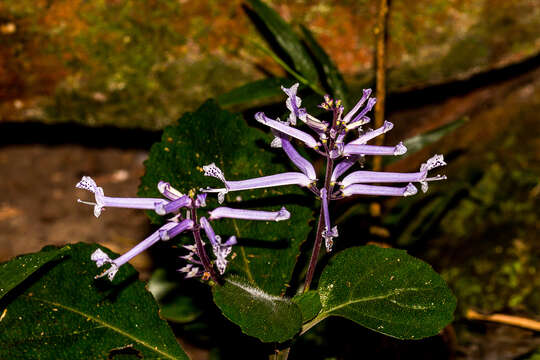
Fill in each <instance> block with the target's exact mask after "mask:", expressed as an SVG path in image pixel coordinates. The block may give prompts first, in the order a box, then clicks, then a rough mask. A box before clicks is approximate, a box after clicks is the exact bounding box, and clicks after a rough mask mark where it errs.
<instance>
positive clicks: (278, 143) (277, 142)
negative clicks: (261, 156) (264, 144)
mask: <svg viewBox="0 0 540 360" xmlns="http://www.w3.org/2000/svg"><path fill="white" fill-rule="evenodd" d="M270 147H273V148H280V147H281V138H280V137H278V136H276V137H275V138H274V140H272V142H271V143H270Z"/></svg>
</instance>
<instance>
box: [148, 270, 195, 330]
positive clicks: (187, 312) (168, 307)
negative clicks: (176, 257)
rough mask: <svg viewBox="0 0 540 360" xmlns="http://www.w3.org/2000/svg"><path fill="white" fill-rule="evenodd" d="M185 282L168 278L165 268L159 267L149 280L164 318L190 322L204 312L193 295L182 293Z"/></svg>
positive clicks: (178, 321) (149, 286)
mask: <svg viewBox="0 0 540 360" xmlns="http://www.w3.org/2000/svg"><path fill="white" fill-rule="evenodd" d="M185 285H186V284H185V283H184V284H182V283H181V282H179V281H178V280H177V281H172V280H169V279H167V273H166V271H165V269H157V270H156V271H154V273H153V274H152V277H151V278H150V280H149V281H148V291H150V292H151V293H152V295H154V298H155V299H156V300H157V302H158V304H159V313H160V315H161V317H162V318H164V319H166V320H169V321H173V322H177V323H188V322H191V321H193V320H195V319H196V318H198V317H199V316H200V315H201V314H202V313H203V308H202V307H201V306H200V305H199V304H197V303H196V302H195V300H194V298H193V296H188V295H187V294H185V293H184V294H183V293H182V291H181V290H182V289H183V288H185Z"/></svg>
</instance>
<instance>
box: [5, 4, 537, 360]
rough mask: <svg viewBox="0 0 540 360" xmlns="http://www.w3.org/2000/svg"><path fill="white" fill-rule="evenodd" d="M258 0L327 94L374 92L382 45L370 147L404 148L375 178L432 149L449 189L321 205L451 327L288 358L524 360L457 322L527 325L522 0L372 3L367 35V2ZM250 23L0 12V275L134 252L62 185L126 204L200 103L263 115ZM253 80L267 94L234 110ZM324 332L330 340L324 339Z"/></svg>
mask: <svg viewBox="0 0 540 360" xmlns="http://www.w3.org/2000/svg"><path fill="white" fill-rule="evenodd" d="M266 3H267V4H268V5H270V7H271V8H273V9H274V10H276V11H277V13H278V14H279V15H280V16H281V17H282V18H283V19H284V20H285V21H286V22H288V23H289V24H291V25H292V27H293V29H295V30H296V31H297V33H298V34H303V35H304V37H303V38H304V40H305V39H308V38H309V36H312V37H313V39H315V40H316V42H318V44H319V45H320V46H321V47H322V48H323V49H324V51H325V52H326V54H327V55H328V57H329V58H331V59H332V61H333V64H334V65H335V66H336V67H337V68H338V69H339V71H340V72H341V75H342V77H343V79H344V80H345V82H346V84H347V88H348V89H347V91H346V92H344V94H346V96H347V99H346V100H351V99H357V98H359V97H360V96H361V93H362V88H365V87H374V86H375V85H376V76H375V74H376V66H377V64H378V63H379V64H380V62H378V61H377V60H376V59H377V56H376V43H377V38H379V40H380V39H381V36H380V35H381V33H383V34H386V37H384V36H383V37H382V41H384V49H385V53H384V56H385V59H386V62H385V65H386V66H385V69H384V70H385V71H384V74H385V78H386V79H385V82H384V83H385V89H386V92H387V93H386V115H385V118H386V119H388V120H389V121H391V122H393V123H394V125H395V127H394V130H392V132H390V133H389V134H388V135H387V137H386V142H388V143H389V144H394V143H396V142H398V141H399V140H400V139H409V140H410V142H409V145H410V144H413V147H412V148H411V146H409V148H410V149H412V150H414V151H410V153H411V155H409V156H407V157H406V158H404V159H402V160H400V161H397V162H394V163H392V164H384V166H385V167H386V169H388V170H391V171H414V170H416V169H417V168H418V167H419V165H420V164H421V163H422V162H423V161H425V159H427V158H428V157H429V156H430V155H431V154H434V153H442V154H444V155H445V158H446V159H447V162H448V164H449V166H448V167H447V168H446V169H444V173H446V174H447V176H448V178H449V180H448V181H445V182H439V183H436V184H433V185H432V187H431V189H430V192H428V194H426V195H425V196H418V197H416V198H415V199H407V200H400V201H398V200H391V201H386V202H383V203H379V202H373V199H371V200H370V199H367V200H363V201H361V202H357V201H355V202H353V203H345V204H341V205H339V206H338V209H337V210H336V211H338V212H339V214H340V216H339V219H338V220H337V222H338V224H341V225H340V239H352V238H353V237H354V238H355V239H359V238H360V239H362V243H360V244H359V243H358V242H357V241H356V240H355V242H352V241H351V242H348V240H343V241H344V245H343V246H345V245H347V246H350V245H362V244H365V243H367V242H370V241H372V242H377V243H384V244H387V245H389V246H395V247H400V248H405V249H407V250H408V251H409V252H410V253H411V254H413V255H415V256H418V257H420V258H422V259H424V260H426V261H427V262H429V263H430V264H432V266H433V267H434V268H435V269H436V270H437V271H438V272H440V273H441V274H442V275H443V277H444V278H445V279H446V280H447V281H448V282H449V284H450V286H451V287H452V289H453V290H454V292H455V294H456V296H457V298H458V311H457V313H456V321H455V322H454V324H453V325H452V326H450V327H449V328H447V329H446V330H445V332H444V333H443V334H442V335H441V336H439V337H434V338H431V339H428V340H424V341H418V342H403V341H397V340H392V339H388V338H384V337H382V336H379V335H378V334H375V333H372V332H369V331H368V330H363V329H361V328H359V327H358V326H356V325H354V324H352V323H351V324H349V323H348V322H343V321H341V320H339V319H333V320H331V321H329V325H328V326H327V327H326V328H327V329H326V330H324V329H319V328H317V329H318V330H317V329H315V330H314V331H313V333H312V334H311V335H309V336H307V337H306V340H303V341H304V347H305V349H304V350H305V351H309V348H310V346H313V345H316V346H317V349H319V350H318V351H317V353H316V356H315V355H313V356H314V357H312V358H319V357H320V358H324V357H325V356H326V352H325V351H326V350H325V349H327V350H328V354H332V356H337V358H347V359H348V358H351V359H352V358H357V357H355V355H354V354H357V352H358V351H359V350H358V345H357V344H356V343H354V342H352V343H351V339H359V338H361V339H365V342H366V344H370V345H371V347H370V348H366V349H365V350H362V354H364V355H365V356H366V358H371V357H370V355H371V356H381V355H382V356H384V357H385V358H386V357H387V358H396V359H398V358H399V359H401V358H415V359H418V358H425V359H431V358H437V359H444V358H458V359H538V358H540V351H538V352H537V350H536V349H537V348H539V347H540V336H538V332H537V331H538V329H537V330H536V331H535V330H532V329H530V328H526V327H525V328H524V327H519V326H509V325H506V324H501V323H499V322H485V321H478V320H474V319H473V318H474V316H473V315H471V314H472V313H471V310H473V311H476V312H479V313H481V314H486V315H489V314H494V313H503V314H507V315H513V316H518V317H521V318H525V319H530V320H540V316H539V314H540V276H539V273H540V265H539V264H540V263H539V261H538V260H539V259H540V242H539V240H540V239H539V234H540V231H539V219H538V218H539V209H540V207H539V195H540V182H539V180H540V130H539V128H540V126H539V125H540V122H539V120H540V1H539V0H505V1H502V0H418V1H414V2H411V1H405V0H391V1H390V2H388V6H389V11H388V14H387V18H386V19H385V21H384V22H383V23H380V22H378V16H379V9H380V8H379V4H380V1H375V0H362V1H334V0H326V1H325V0H318V1H300V0H297V1H277V0H276V1H271V2H270V1H268V2H266ZM261 23H263V24H262V25H264V22H261V21H260V19H258V18H257V14H255V13H254V11H253V10H251V9H250V7H249V6H248V5H246V4H245V3H244V2H242V1H232V0H231V1H227V2H221V1H210V0H209V1H189V0H159V1H158V0H154V1H151V0H149V1H135V0H4V1H2V2H0V169H1V171H0V261H5V260H7V259H9V258H11V257H13V256H15V255H18V254H22V253H27V252H34V251H38V250H39V249H41V248H42V247H43V246H45V245H49V244H54V245H62V244H66V243H70V242H79V241H84V242H99V243H101V244H103V245H105V246H107V247H109V248H110V249H112V250H114V251H117V252H124V251H126V250H127V249H129V248H130V247H132V246H133V245H134V244H136V243H137V242H138V241H140V240H141V239H143V238H144V237H145V236H146V234H148V233H149V232H150V231H151V225H150V224H149V221H148V220H147V218H146V216H145V214H144V213H142V212H136V211H130V210H117V211H115V210H110V211H107V214H106V215H107V216H102V217H101V218H100V219H99V221H98V220H97V219H95V218H94V217H93V216H92V214H91V210H89V208H88V207H84V206H82V205H80V204H77V203H76V199H77V197H82V196H83V194H82V193H79V191H75V188H74V185H75V184H76V182H77V181H78V180H79V179H80V177H81V176H82V175H91V176H92V177H94V178H95V179H96V181H97V182H98V183H99V184H100V186H103V187H105V188H106V189H107V191H108V192H109V193H110V194H117V195H118V196H134V194H136V192H137V187H138V185H139V178H140V177H141V176H142V175H143V173H144V167H143V161H144V160H145V159H146V157H147V153H148V150H149V148H150V146H151V144H152V143H153V142H155V141H159V139H160V130H161V129H163V128H164V127H165V126H167V125H169V124H173V123H174V122H175V121H176V120H177V119H178V118H179V117H180V116H181V115H182V114H183V113H184V112H186V111H193V110H195V109H196V108H197V107H198V106H199V105H200V104H202V103H203V102H204V101H205V100H207V99H208V98H217V99H218V101H219V103H220V104H221V105H222V106H223V107H225V108H227V109H229V110H231V111H240V112H242V113H243V114H244V115H245V116H246V119H247V121H248V122H249V123H250V124H253V122H252V114H253V109H260V108H261V107H264V108H268V109H273V108H274V107H275V106H279V107H281V108H282V107H283V100H284V98H283V96H282V95H280V90H279V84H280V82H279V79H281V78H289V79H292V81H295V80H294V76H291V72H290V71H287V70H286V67H284V66H283V64H280V60H279V59H281V58H283V57H282V56H281V54H280V53H279V51H276V52H272V51H271V50H270V51H269V50H268V49H274V48H275V47H278V46H276V44H274V43H273V42H272V34H269V33H268V31H267V29H264V26H262V25H261ZM381 24H382V27H381ZM301 25H303V26H305V27H306V28H307V29H309V34H308V35H306V32H305V31H300V30H299V29H300V26H301ZM305 41H307V40H305ZM274 42H275V41H274ZM308 42H309V41H308ZM310 50H311V52H312V53H316V50H314V47H313V46H311V47H310ZM285 63H286V61H285ZM383 64H384V62H383ZM322 72H323V73H324V69H323V70H322ZM276 79H277V80H276ZM254 81H259V82H260V81H268V82H263V83H260V84H274V85H273V86H274V88H273V89H272V91H269V93H268V94H263V95H264V96H263V95H261V96H257V97H251V98H249V99H247V98H241V97H238V96H236V97H235V94H238V93H235V92H234V91H233V90H234V89H237V88H238V87H239V86H242V85H245V84H248V83H252V82H254ZM289 81H291V80H289ZM321 83H322V85H323V86H324V85H325V80H324V78H323V79H322V80H321ZM378 84H379V88H381V87H382V85H380V84H381V83H378ZM326 85H328V84H326ZM268 86H269V85H268ZM330 88H332V86H331V84H330ZM312 90H314V89H309V87H306V89H305V90H304V91H305V92H306V93H309V92H310V91H311V92H312V93H313V92H316V91H312ZM231 91H233V92H232V93H231ZM317 98H318V99H320V95H317ZM351 101H352V100H351ZM307 102H308V103H309V100H308V101H307ZM314 103H316V102H314ZM309 109H310V108H308V110H309ZM414 146H416V147H414ZM341 229H343V232H342V231H341ZM132 263H133V265H134V266H135V267H136V268H137V269H138V270H139V271H141V274H142V275H141V276H142V278H144V279H148V278H149V277H150V275H151V273H152V270H153V269H155V268H156V264H155V263H154V262H153V261H152V256H151V254H150V255H148V254H146V255H144V254H143V255H141V256H139V257H137V258H135V259H134V260H133V262H132ZM195 318H196V317H195ZM186 324H187V325H186ZM184 325H185V326H184ZM175 326H176V327H175V329H176V330H177V332H178V334H179V337H180V338H181V341H183V343H184V345H185V346H186V349H187V350H189V349H191V351H192V353H191V354H192V356H193V358H196V359H199V358H200V359H206V358H209V357H210V355H211V354H213V352H212V346H213V345H212V339H202V340H201V339H198V338H197V337H196V336H191V335H190V334H189V331H190V330H186V329H195V330H193V331H195V332H196V330H197V329H198V327H197V320H196V319H195V320H194V318H190V319H189V321H187V322H185V323H182V322H181V321H180V322H179V324H178V325H175ZM332 329H340V331H341V332H342V333H343V332H346V333H347V334H349V336H346V337H342V336H338V335H337V334H334V335H333V336H330V337H331V338H328V336H326V337H325V335H324V334H325V331H327V332H326V334H327V335H328V334H331V333H332V331H331V330H332ZM186 334H187V335H186ZM186 338H188V340H186ZM352 341H357V340H352ZM301 346H302V344H300V348H301ZM332 347H334V349H333V350H329V349H331V348H332ZM336 348H339V351H338V354H337V355H336V353H335V351H336ZM312 351H313V350H312ZM299 352H300V350H299ZM306 353H308V352H306ZM292 356H294V354H293V353H292V354H291V357H292ZM329 356H330V355H329ZM535 356H536V357H535Z"/></svg>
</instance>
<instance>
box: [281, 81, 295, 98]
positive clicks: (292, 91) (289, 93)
mask: <svg viewBox="0 0 540 360" xmlns="http://www.w3.org/2000/svg"><path fill="white" fill-rule="evenodd" d="M298 86H300V84H299V83H296V84H294V85H293V86H291V87H290V88H286V87H285V86H283V85H281V90H283V92H284V93H285V94H287V96H292V95H296V92H297V91H298Z"/></svg>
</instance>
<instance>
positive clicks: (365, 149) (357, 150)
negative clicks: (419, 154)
mask: <svg viewBox="0 0 540 360" xmlns="http://www.w3.org/2000/svg"><path fill="white" fill-rule="evenodd" d="M406 152H407V148H406V147H405V145H403V143H402V142H400V143H399V144H397V145H396V146H375V145H357V144H347V145H345V147H344V149H343V154H344V155H403V154H405V153H406Z"/></svg>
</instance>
